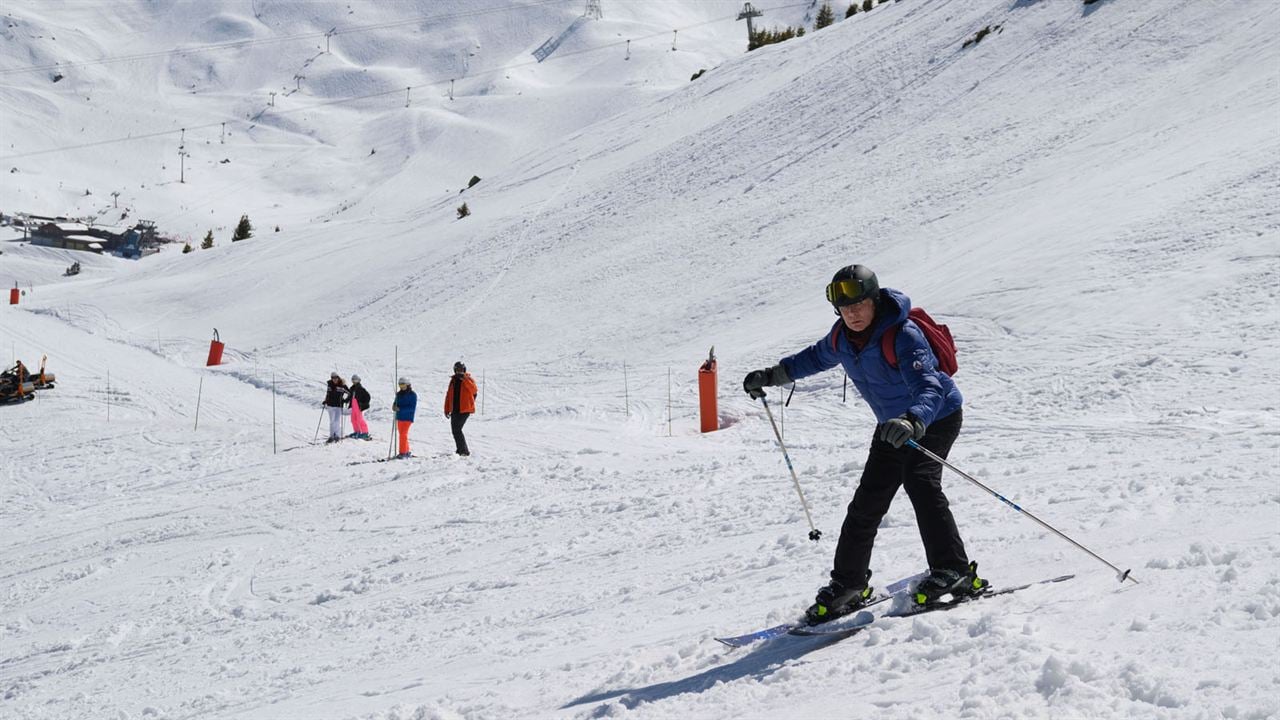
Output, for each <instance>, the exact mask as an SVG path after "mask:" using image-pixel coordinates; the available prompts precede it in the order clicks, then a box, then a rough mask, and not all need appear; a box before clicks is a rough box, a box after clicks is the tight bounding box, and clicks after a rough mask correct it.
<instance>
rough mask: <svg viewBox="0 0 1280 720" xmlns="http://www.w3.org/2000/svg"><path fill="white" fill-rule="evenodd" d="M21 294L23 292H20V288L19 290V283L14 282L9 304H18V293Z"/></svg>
mask: <svg viewBox="0 0 1280 720" xmlns="http://www.w3.org/2000/svg"><path fill="white" fill-rule="evenodd" d="M20 294H21V293H20V292H19V290H18V283H14V284H13V287H12V288H11V289H10V290H9V304H10V305H17V304H18V295H20Z"/></svg>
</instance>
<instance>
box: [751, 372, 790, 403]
mask: <svg viewBox="0 0 1280 720" xmlns="http://www.w3.org/2000/svg"><path fill="white" fill-rule="evenodd" d="M789 382H791V375H790V374H789V373H787V369H786V368H785V367H783V366H782V365H781V364H778V365H774V366H773V367H771V368H768V369H765V370H752V371H751V372H749V373H747V376H746V377H745V378H743V379H742V389H743V390H745V391H746V393H747V394H748V395H750V396H751V399H752V400H758V399H759V398H762V397H764V388H766V387H771V386H773V385H786V384H787V383H789Z"/></svg>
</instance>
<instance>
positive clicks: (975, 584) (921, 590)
mask: <svg viewBox="0 0 1280 720" xmlns="http://www.w3.org/2000/svg"><path fill="white" fill-rule="evenodd" d="M990 585H991V583H989V582H987V581H986V580H983V579H982V578H980V577H978V563H976V562H971V563H969V569H968V570H967V571H965V572H960V571H957V570H947V569H944V568H930V570H929V576H928V577H926V578H925V579H924V580H921V581H920V584H919V585H917V586H916V589H915V592H914V593H913V594H912V596H911V599H912V600H913V601H914V602H915V604H916V605H932V604H933V603H936V602H938V601H939V600H940V599H942V598H943V597H944V596H946V595H950V596H951V598H952V600H957V601H958V600H960V599H961V598H964V597H966V596H972V595H980V594H982V593H983V592H985V591H986V589H987V588H988V587H990Z"/></svg>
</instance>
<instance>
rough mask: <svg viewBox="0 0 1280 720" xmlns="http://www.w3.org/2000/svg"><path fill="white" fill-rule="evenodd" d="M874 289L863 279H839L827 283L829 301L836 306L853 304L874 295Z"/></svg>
mask: <svg viewBox="0 0 1280 720" xmlns="http://www.w3.org/2000/svg"><path fill="white" fill-rule="evenodd" d="M874 289H875V290H878V289H879V288H874ZM872 290H873V288H869V287H867V284H866V283H864V282H863V281H861V280H856V279H849V280H837V281H835V282H833V283H831V284H829V285H827V302H829V303H831V304H832V305H835V306H836V307H839V306H841V305H852V304H854V303H859V302H862V301H863V300H866V299H867V298H869V297H872V294H873V293H872Z"/></svg>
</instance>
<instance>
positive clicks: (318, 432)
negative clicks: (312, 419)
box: [311, 407, 325, 445]
mask: <svg viewBox="0 0 1280 720" xmlns="http://www.w3.org/2000/svg"><path fill="white" fill-rule="evenodd" d="M324 413H325V408H324V407H321V408H320V419H319V420H317V421H316V436H315V437H313V438H311V444H312V445H314V444H316V443H317V442H319V441H320V423H322V422H324Z"/></svg>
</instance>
